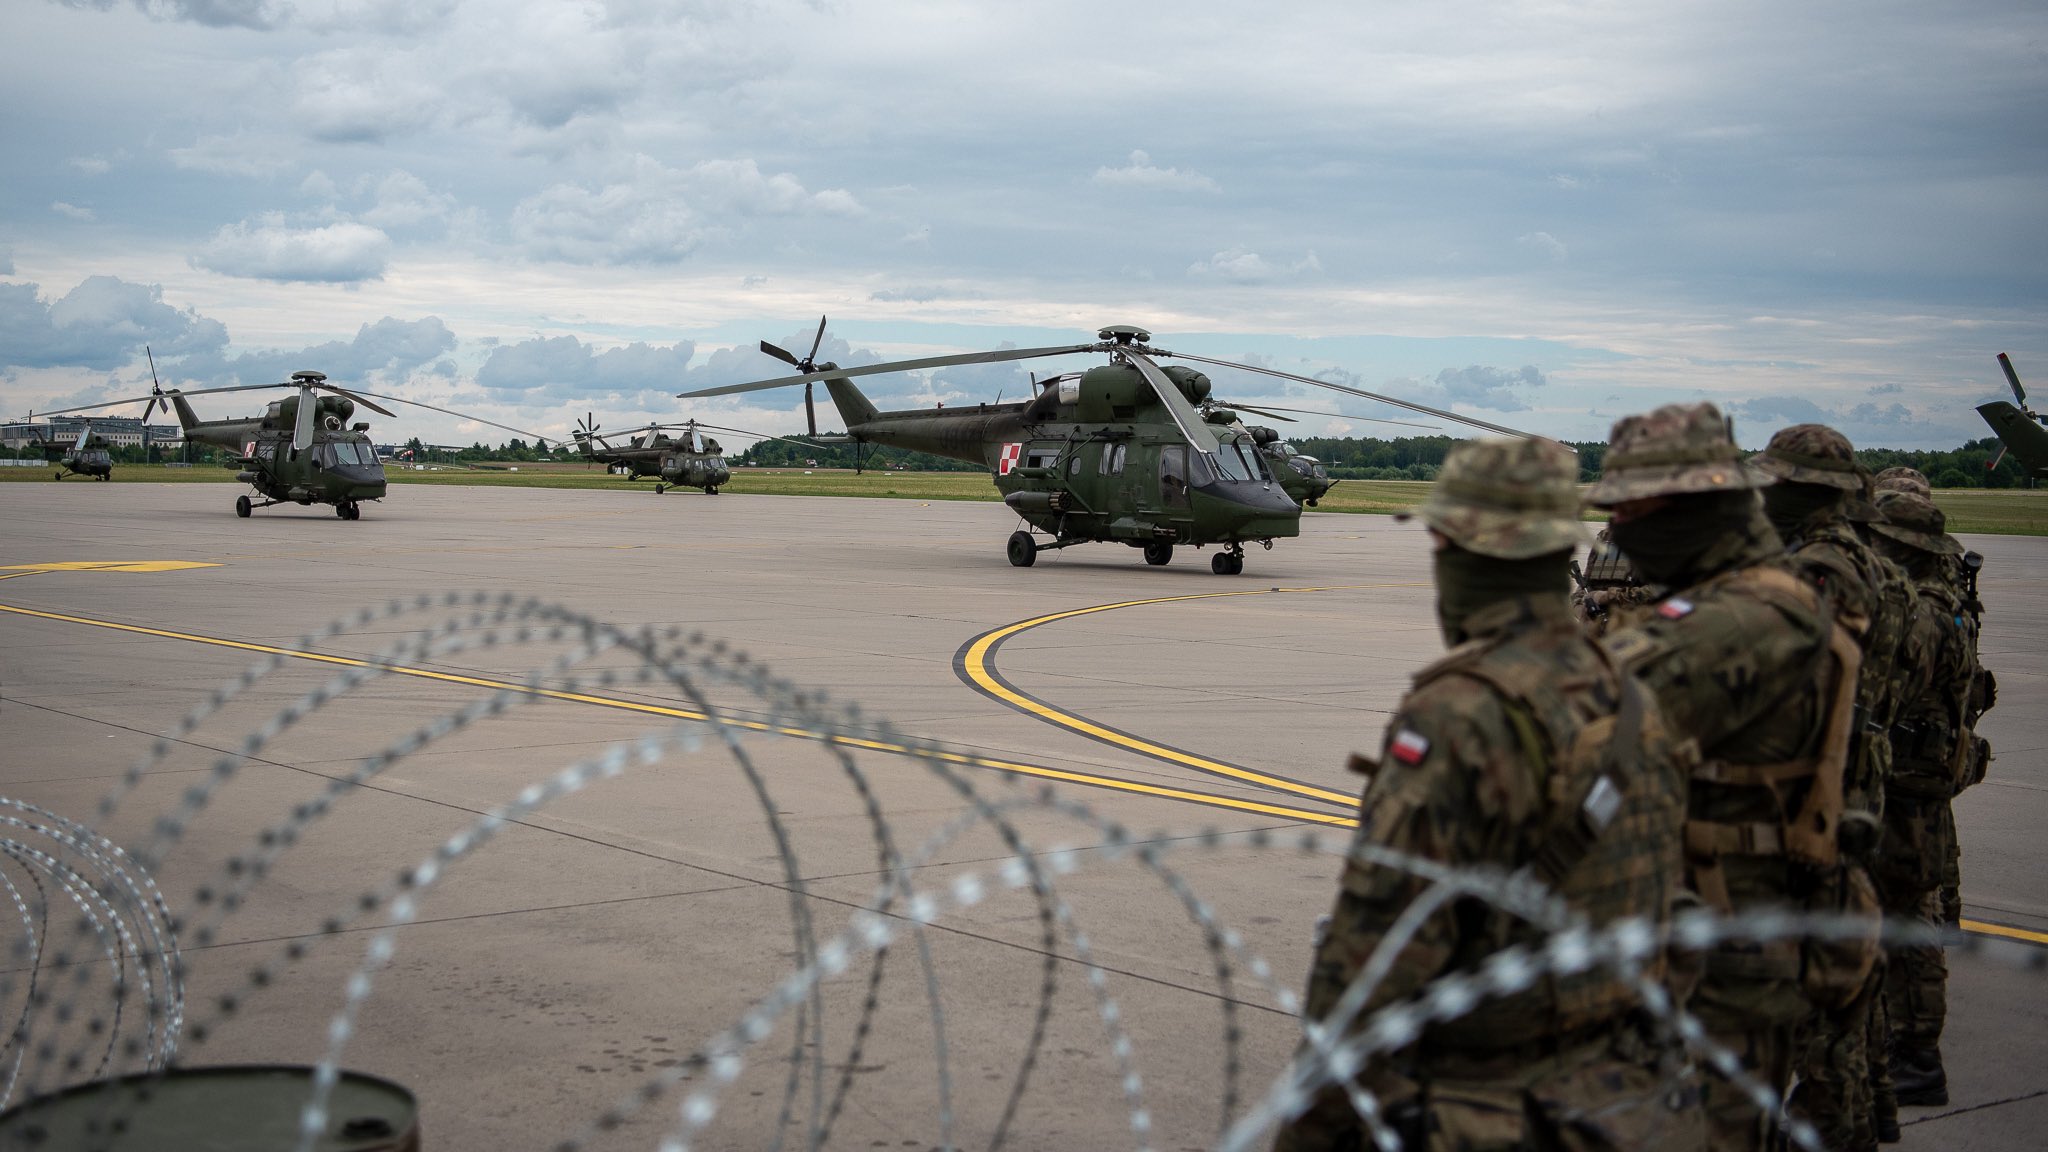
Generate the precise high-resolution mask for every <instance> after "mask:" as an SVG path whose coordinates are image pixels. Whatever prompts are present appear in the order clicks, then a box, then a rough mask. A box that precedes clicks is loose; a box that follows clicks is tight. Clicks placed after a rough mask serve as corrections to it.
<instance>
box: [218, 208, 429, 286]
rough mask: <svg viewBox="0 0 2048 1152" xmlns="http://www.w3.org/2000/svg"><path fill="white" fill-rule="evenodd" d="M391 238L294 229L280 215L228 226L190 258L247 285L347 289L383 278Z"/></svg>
mask: <svg viewBox="0 0 2048 1152" xmlns="http://www.w3.org/2000/svg"><path fill="white" fill-rule="evenodd" d="M390 255H391V237H389V236H387V235H385V234H384V232H383V230H382V229H379V228H373V227H371V226H369V225H367V224H358V223H355V222H353V221H344V222H342V223H338V224H326V225H322V226H320V227H317V228H295V227H293V226H291V225H290V224H288V223H286V221H285V219H284V216H283V214H282V213H269V214H267V215H265V216H263V217H262V218H261V219H260V220H257V221H255V222H254V223H251V222H250V221H247V220H244V221H241V222H239V223H235V224H229V225H227V226H225V227H223V228H222V229H221V230H220V231H218V232H216V233H214V236H213V239H212V240H211V241H210V242H208V244H207V245H206V247H205V248H204V249H202V250H201V251H200V252H199V253H198V254H196V255H194V256H193V257H191V263H192V266H193V267H195V268H204V269H206V270H208V271H210V272H218V273H220V274H221V275H223V276H238V277H242V278H245V279H250V280H277V281H306V282H312V283H323V284H350V283H355V282H357V281H362V280H378V279H382V278H383V276H384V265H385V262H386V261H387V260H388V259H389V258H390Z"/></svg>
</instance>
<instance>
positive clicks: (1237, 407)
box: [1213, 400, 1298, 424]
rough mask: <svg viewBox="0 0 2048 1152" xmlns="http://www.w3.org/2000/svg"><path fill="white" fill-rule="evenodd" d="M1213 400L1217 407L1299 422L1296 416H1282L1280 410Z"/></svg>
mask: <svg viewBox="0 0 2048 1152" xmlns="http://www.w3.org/2000/svg"><path fill="white" fill-rule="evenodd" d="M1213 402H1214V404H1215V406H1216V407H1218V408H1228V409H1230V410H1231V411H1233V412H1249V413H1251V414H1252V415H1254V416H1264V417H1265V418H1266V419H1268V420H1278V421H1280V422H1281V423H1284V424H1294V423H1298V421H1296V420H1295V418H1294V417H1292V416H1282V415H1281V414H1280V413H1279V412H1278V411H1269V410H1268V409H1265V408H1254V407H1252V406H1251V405H1249V404H1234V403H1232V402H1230V401H1228V400H1215V401H1213Z"/></svg>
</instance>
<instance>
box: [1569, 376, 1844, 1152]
mask: <svg viewBox="0 0 2048 1152" xmlns="http://www.w3.org/2000/svg"><path fill="white" fill-rule="evenodd" d="M1739 455H1740V454H1739V452H1738V450H1737V448H1736V447H1735V443H1734V441H1733V440H1732V439H1731V438H1730V436H1729V433H1728V430H1727V425H1726V422H1725V421H1724V420H1723V419H1722V417H1721V414H1720V412H1719V411H1717V410H1716V409H1715V408H1714V406H1713V405H1711V404H1698V405H1667V406H1665V407H1663V408H1659V409H1657V410H1656V411H1654V412H1651V413H1649V414H1647V415H1644V416H1632V417H1629V418H1627V419H1625V420H1623V421H1621V422H1620V423H1619V424H1617V425H1616V426H1615V429H1614V433H1613V436H1612V438H1611V440H1610V441H1609V448H1608V454H1607V460H1606V469H1605V472H1604V474H1603V475H1602V477H1601V479H1600V482H1599V483H1598V484H1596V485H1594V487H1593V489H1592V491H1591V492H1590V493H1589V494H1588V499H1589V501H1590V502H1591V503H1594V504H1597V505H1602V506H1606V507H1614V508H1616V519H1615V521H1614V525H1615V529H1616V538H1617V539H1620V540H1621V541H1622V546H1623V548H1624V549H1630V547H1631V539H1635V540H1638V541H1643V540H1647V539H1658V540H1663V541H1670V540H1673V539H1683V538H1684V537H1685V536H1686V535H1687V534H1688V533H1690V534H1692V535H1693V536H1695V537H1697V536H1699V535H1703V534H1704V535H1707V537H1708V538H1707V540H1706V541H1704V542H1703V543H1700V544H1696V545H1694V546H1693V548H1694V550H1693V551H1692V552H1690V553H1689V554H1687V555H1685V556H1684V557H1683V560H1682V563H1680V564H1678V566H1677V567H1678V570H1676V571H1671V572H1668V573H1659V572H1658V571H1657V570H1656V569H1657V568H1658V567H1661V566H1663V564H1664V562H1663V561H1660V562H1659V564H1658V565H1649V564H1646V560H1647V559H1651V558H1652V557H1650V556H1649V555H1648V554H1647V553H1642V552H1639V551H1636V550H1632V559H1634V560H1635V561H1636V562H1637V564H1638V566H1639V567H1643V568H1644V569H1645V574H1646V575H1664V576H1668V577H1669V578H1670V580H1671V583H1672V586H1673V587H1674V588H1675V589H1677V591H1675V592H1674V594H1673V595H1671V596H1669V597H1667V598H1666V599H1665V600H1664V601H1663V602H1662V603H1661V604H1659V605H1657V606H1656V608H1655V609H1653V610H1651V611H1649V612H1647V613H1644V614H1643V615H1642V616H1641V618H1640V623H1637V624H1635V626H1633V627H1631V628H1628V629H1626V630H1624V631H1621V632H1617V633H1615V634H1613V635H1611V636H1610V637H1609V638H1608V640H1607V642H1606V643H1607V646H1608V648H1609V650H1610V651H1611V652H1613V653H1614V655H1615V656H1616V657H1617V658H1619V659H1620V660H1622V661H1623V662H1624V664H1625V665H1626V666H1627V667H1628V668H1629V669H1630V670H1632V671H1633V672H1634V673H1635V674H1636V675H1637V676H1638V677H1639V678H1640V679H1641V680H1642V682H1643V683H1644V684H1645V685H1646V686H1647V687H1649V688H1650V689H1651V692H1652V694H1653V695H1655V696H1656V697H1657V700H1658V702H1659V703H1660V704H1661V705H1662V706H1663V709H1664V715H1665V718H1666V721H1667V723H1669V724H1670V726H1671V729H1672V731H1673V733H1674V734H1675V735H1680V736H1688V737H1691V738H1692V739H1694V740H1695V741H1697V744H1698V749H1699V753H1700V757H1701V763H1699V764H1698V765H1697V766H1696V767H1695V768H1694V769H1693V773H1692V779H1691V783H1690V787H1689V789H1688V802H1687V811H1686V816H1687V819H1686V825H1685V832H1684V847H1685V853H1686V862H1687V873H1688V880H1689V882H1690V883H1691V885H1692V887H1693V888H1694V890H1695V891H1697V892H1698V893H1699V894H1700V896H1701V898H1702V899H1703V900H1705V901H1706V902H1707V903H1708V904H1709V905H1711V906H1713V907H1715V908H1718V909H1721V910H1724V911H1736V912H1740V911H1744V910H1748V909H1753V908H1759V907H1767V906H1785V905H1792V906H1795V907H1802V908H1825V909H1828V910H1838V909H1840V908H1842V907H1843V906H1845V905H1846V904H1849V903H1851V902H1852V897H1856V896H1857V895H1858V894H1857V893H1856V892H1854V891H1853V887H1852V884H1851V881H1852V880H1853V874H1851V873H1848V872H1846V871H1845V870H1844V869H1842V868H1841V867H1840V866H1839V863H1840V856H1839V846H1838V844H1837V843H1836V839H1835V837H1836V831H1837V828H1836V825H1837V823H1838V821H1839V819H1840V816H1841V813H1842V792H1841V790H1840V789H1841V787H1842V784H1843V779H1842V776H1843V772H1844V769H1845V765H1846V760H1847V744H1848V741H1849V737H1850V736H1851V735H1852V732H1851V731H1850V725H1851V723H1852V722H1853V711H1854V708H1853V704H1854V691H1855V688H1856V673H1857V671H1858V669H1859V667H1860V663H1861V656H1860V651H1859V649H1858V647H1857V644H1856V642H1855V640H1854V638H1852V637H1850V636H1849V635H1848V634H1847V632H1846V631H1845V630H1843V629H1839V628H1836V627H1834V625H1833V620H1832V614H1831V613H1830V612H1829V611H1828V610H1827V606H1826V604H1825V603H1824V602H1823V600H1822V598H1821V597H1820V595H1819V594H1818V593H1817V592H1816V591H1815V590H1814V588H1813V586H1812V585H1811V584H1809V583H1807V582H1806V581H1803V580H1801V579H1800V578H1799V577H1798V576H1797V575H1795V573H1794V569H1793V567H1792V564H1791V562H1790V561H1789V560H1788V559H1787V558H1786V557H1785V556H1784V555H1783V547H1782V544H1781V542H1780V541H1779V539H1778V536H1777V534H1776V533H1775V532H1774V531H1772V529H1771V526H1770V524H1769V523H1768V522H1767V521H1766V520H1765V519H1764V516H1763V512H1762V507H1761V505H1760V503H1758V502H1757V501H1756V500H1755V498H1754V496H1753V495H1751V496H1750V497H1749V500H1748V501H1747V503H1746V505H1745V503H1744V502H1743V500H1742V496H1741V494H1742V493H1743V492H1745V491H1746V490H1749V489H1754V488H1758V487H1761V486H1763V485H1764V484H1766V483H1768V482H1769V480H1768V478H1767V477H1765V476H1763V475H1761V474H1760V473H1756V472H1755V471H1754V470H1752V469H1750V468H1748V467H1746V466H1745V465H1744V464H1743V463H1742V462H1741V461H1740V459H1739ZM1717 493H1718V494H1722V495H1719V496H1714V495H1713V494H1717ZM1624 521H1636V522H1637V523H1636V524H1635V525H1633V526H1631V531H1630V532H1629V533H1628V534H1626V535H1625V534H1624V532H1623V527H1624ZM1695 521H1697V523H1696V524H1695ZM1862 895H1863V896H1864V897H1866V898H1867V897H1868V895H1869V894H1868V893H1867V891H1866V892H1865V893H1863V894H1862ZM1875 951H1876V950H1875V941H1874V940H1873V941H1870V942H1869V945H1868V947H1866V948H1861V949H1857V948H1846V947H1839V946H1830V945H1826V944H1822V943H1820V942H1795V941H1784V942H1777V943H1771V944H1762V945H1756V944H1729V945H1724V946H1722V947H1720V948H1717V949H1715V950H1714V951H1713V952H1711V953H1710V954H1709V955H1708V956H1707V957H1706V962H1705V972H1704V975H1703V976H1702V978H1701V981H1700V985H1699V987H1698V989H1697V990H1696V991H1695V992H1694V994H1693V998H1692V1003H1691V1007H1692V1010H1693V1012H1694V1013H1695V1014H1696V1015H1697V1016H1698V1017H1699V1018H1700V1021H1701V1023H1702V1024H1703V1025H1704V1026H1705V1027H1706V1028H1707V1030H1708V1032H1709V1033H1710V1034H1711V1035H1712V1036H1713V1038H1714V1039H1715V1040H1716V1041H1718V1042H1719V1043H1721V1044H1723V1045H1724V1046H1726V1047H1727V1048H1729V1049H1730V1050H1731V1051H1733V1052H1734V1053H1735V1054H1736V1055H1737V1056H1738V1057H1739V1058H1740V1059H1741V1060H1742V1062H1743V1064H1744V1066H1745V1068H1746V1069H1747V1070H1748V1071H1749V1072H1750V1073H1751V1074H1752V1075H1754V1076H1756V1077H1757V1078H1758V1079H1760V1080H1761V1081H1762V1082H1763V1083H1764V1084H1765V1085H1767V1086H1768V1087H1771V1088H1772V1089H1774V1090H1776V1091H1778V1092H1779V1093H1781V1094H1782V1093H1783V1092H1784V1091H1785V1089H1786V1088H1787V1087H1788V1086H1789V1084H1790V1082H1791V1076H1792V1060H1793V1049H1792V1040H1793V1030H1794V1028H1796V1027H1797V1026H1798V1025H1799V1024H1800V1023H1801V1022H1802V1021H1803V1020H1805V1019H1806V1018H1807V1017H1808V1015H1809V1014H1810V1013H1811V1012H1812V1011H1813V1010H1814V1008H1815V1006H1816V1004H1817V1003H1825V1004H1826V1005H1827V1006H1828V1007H1830V1008H1836V1007H1840V1006H1842V1005H1843V1004H1845V1003H1846V1002H1847V1001H1848V1000H1849V999H1850V998H1851V997H1853V995H1854V993H1855V991H1856V990H1858V989H1860V988H1861V987H1862V985H1863V982H1864V980H1866V979H1867V978H1868V975H1869V970H1870V966H1871V965H1872V964H1873V963H1874V961H1875ZM1707 1113H1708V1125H1709V1138H1710V1142H1711V1145H1712V1146H1713V1147H1714V1148H1716V1149H1730V1150H1732V1149H1762V1148H1767V1147H1770V1146H1771V1145H1772V1143H1773V1140H1774V1137H1773V1135H1772V1128H1773V1122H1772V1120H1771V1118H1770V1117H1767V1116H1764V1115H1762V1114H1760V1113H1759V1112H1758V1110H1757V1109H1756V1107H1755V1105H1754V1103H1753V1102H1752V1101H1751V1100H1750V1099H1749V1098H1748V1097H1747V1096H1746V1095H1745V1094H1743V1093H1741V1092H1739V1091H1737V1090H1735V1089H1734V1088H1733V1087H1732V1086H1730V1085H1727V1084H1723V1083H1721V1082H1718V1081H1717V1082H1713V1083H1710V1084H1709V1085H1708V1086H1707Z"/></svg>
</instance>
